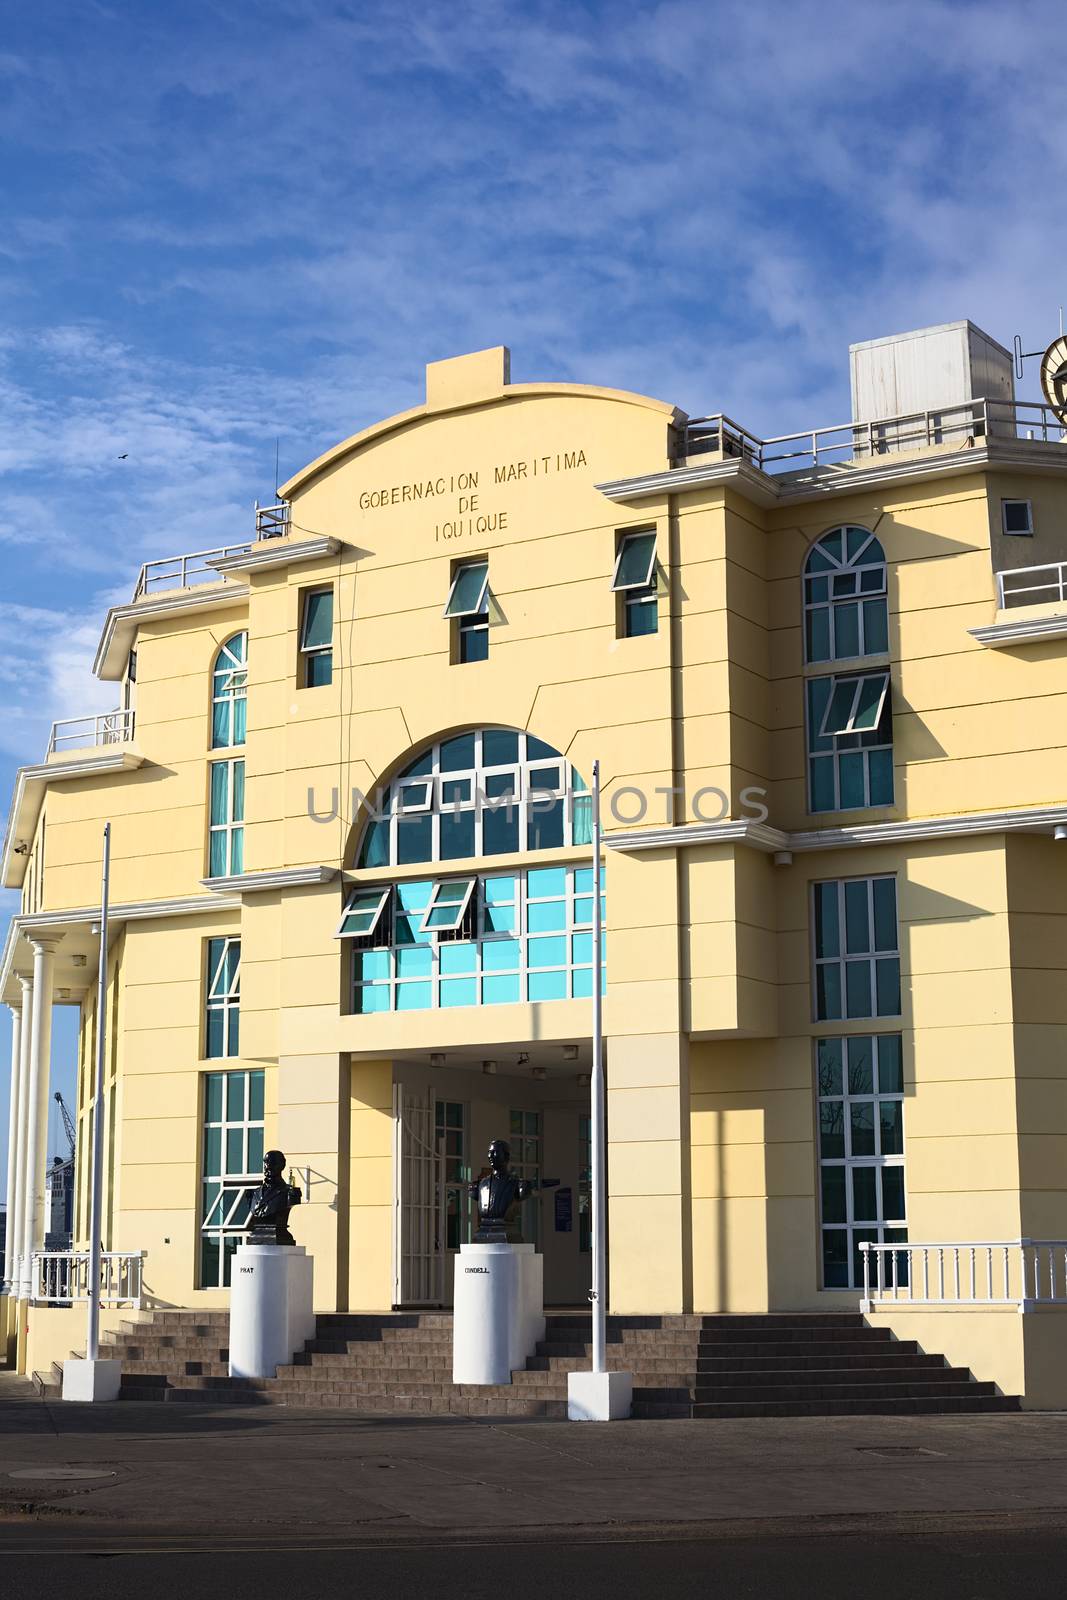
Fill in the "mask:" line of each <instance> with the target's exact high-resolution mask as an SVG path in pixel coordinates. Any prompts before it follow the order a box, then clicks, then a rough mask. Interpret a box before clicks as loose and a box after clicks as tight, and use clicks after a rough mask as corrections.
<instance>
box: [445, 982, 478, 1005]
mask: <svg viewBox="0 0 1067 1600" xmlns="http://www.w3.org/2000/svg"><path fill="white" fill-rule="evenodd" d="M441 1004H442V1006H476V1005H477V1004H478V980H477V978H446V979H443V980H442V983H441Z"/></svg>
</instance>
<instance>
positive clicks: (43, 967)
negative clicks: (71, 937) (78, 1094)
mask: <svg viewBox="0 0 1067 1600" xmlns="http://www.w3.org/2000/svg"><path fill="white" fill-rule="evenodd" d="M62 937H63V935H62V934H58V935H54V934H53V935H49V937H48V938H37V939H31V940H30V943H31V944H32V946H33V1007H32V1011H31V1017H32V1023H31V1037H30V1081H29V1087H28V1116H27V1119H26V1177H25V1181H24V1183H23V1194H24V1197H25V1206H26V1214H25V1216H24V1217H23V1222H22V1289H23V1294H22V1297H21V1298H22V1299H25V1300H28V1299H29V1298H30V1296H31V1295H32V1293H33V1252H34V1251H35V1250H39V1249H40V1248H41V1246H42V1244H43V1243H44V1235H45V1178H46V1174H47V1166H48V1085H49V1081H50V1074H51V1061H52V986H53V981H54V973H55V951H56V946H57V945H58V944H59V942H60V940H61V939H62Z"/></svg>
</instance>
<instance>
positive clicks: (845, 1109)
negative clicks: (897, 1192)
mask: <svg viewBox="0 0 1067 1600" xmlns="http://www.w3.org/2000/svg"><path fill="white" fill-rule="evenodd" d="M831 1037H832V1038H833V1040H834V1042H835V1043H840V1045H841V1057H842V1062H841V1093H840V1094H823V1093H822V1089H821V1085H820V1083H819V1046H820V1044H823V1043H825V1042H826V1036H825V1035H824V1036H822V1037H821V1038H818V1039H815V1040H814V1041H813V1043H814V1056H815V1123H816V1138H817V1140H818V1161H819V1275H820V1278H821V1279H822V1287H823V1288H824V1289H826V1290H827V1292H828V1293H831V1294H833V1293H841V1294H845V1293H848V1292H849V1291H850V1290H851V1291H853V1292H854V1291H855V1290H856V1289H861V1288H862V1287H863V1284H862V1280H861V1281H859V1282H853V1278H854V1270H853V1269H854V1261H853V1253H852V1235H853V1234H854V1233H857V1232H861V1233H862V1239H861V1240H860V1241H859V1242H860V1243H862V1242H864V1241H866V1242H867V1243H868V1244H883V1243H887V1242H888V1243H896V1242H897V1241H896V1240H888V1241H887V1240H886V1237H885V1235H886V1232H887V1231H888V1232H890V1233H903V1235H904V1238H903V1239H902V1240H900V1241H899V1242H900V1243H901V1244H902V1245H903V1244H904V1243H905V1242H906V1240H907V1229H908V1221H907V1218H908V1192H907V1191H908V1185H907V1173H906V1171H905V1162H904V1147H905V1140H904V1086H903V1081H902V1082H901V1087H900V1088H899V1089H895V1090H893V1091H892V1093H888V1094H886V1093H883V1092H882V1090H881V1086H880V1085H881V1078H880V1074H881V1070H882V1059H881V1052H882V1040H883V1039H896V1040H897V1041H898V1042H899V1045H900V1053H901V1062H902V1063H903V1036H902V1035H901V1034H899V1033H884V1034H877V1033H846V1034H834V1035H832V1036H831ZM852 1039H857V1040H863V1039H869V1040H870V1041H871V1045H872V1057H873V1073H874V1078H873V1083H872V1087H871V1089H870V1091H869V1092H866V1093H858V1094H850V1093H849V1087H848V1046H849V1041H850V1040H852ZM884 1100H889V1101H896V1102H897V1103H898V1104H899V1106H900V1118H901V1131H900V1150H899V1151H898V1152H896V1153H894V1154H892V1155H883V1154H882V1153H881V1143H882V1120H881V1116H880V1114H879V1109H880V1106H881V1103H882V1101H884ZM828 1101H835V1102H839V1103H840V1105H841V1108H842V1118H843V1124H842V1130H841V1133H842V1139H843V1142H844V1150H845V1153H844V1155H843V1156H825V1157H824V1156H823V1153H822V1107H823V1106H824V1105H825V1104H826V1103H827V1102H828ZM856 1103H868V1104H870V1103H873V1105H874V1130H873V1131H874V1144H875V1152H876V1153H875V1154H874V1155H870V1156H854V1155H853V1154H852V1106H853V1105H854V1104H856ZM824 1167H843V1168H844V1169H845V1221H844V1222H827V1221H826V1219H825V1217H824V1216H823V1209H822V1207H823V1195H822V1170H823V1168H824ZM858 1167H873V1168H878V1169H882V1170H884V1169H885V1168H887V1167H896V1168H899V1169H900V1170H901V1172H904V1180H903V1183H902V1186H901V1187H902V1191H903V1195H904V1214H903V1217H901V1218H900V1219H899V1220H892V1219H888V1218H887V1217H886V1215H885V1200H884V1194H883V1187H882V1180H881V1178H877V1179H876V1180H875V1183H876V1189H877V1195H878V1217H877V1219H876V1220H875V1221H871V1220H870V1219H867V1218H865V1219H863V1220H862V1221H861V1222H858V1223H857V1222H856V1220H855V1210H854V1201H853V1194H852V1173H853V1171H854V1169H856V1168H858ZM824 1233H843V1234H844V1235H845V1241H846V1245H845V1259H846V1261H847V1263H848V1277H849V1281H848V1283H847V1284H840V1285H836V1284H827V1283H826V1282H825V1261H824V1259H823V1234H824Z"/></svg>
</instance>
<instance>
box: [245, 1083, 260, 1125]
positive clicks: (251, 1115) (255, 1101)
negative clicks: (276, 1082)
mask: <svg viewBox="0 0 1067 1600" xmlns="http://www.w3.org/2000/svg"><path fill="white" fill-rule="evenodd" d="M248 1120H249V1121H250V1122H262V1121H263V1074H262V1072H250V1073H249V1074H248Z"/></svg>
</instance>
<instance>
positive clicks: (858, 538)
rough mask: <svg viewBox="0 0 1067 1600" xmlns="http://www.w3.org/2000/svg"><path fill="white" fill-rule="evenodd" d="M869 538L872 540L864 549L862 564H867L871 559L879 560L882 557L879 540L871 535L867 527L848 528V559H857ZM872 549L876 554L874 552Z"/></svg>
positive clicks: (846, 542)
mask: <svg viewBox="0 0 1067 1600" xmlns="http://www.w3.org/2000/svg"><path fill="white" fill-rule="evenodd" d="M868 540H870V547H869V548H868V549H867V550H866V551H864V555H863V561H862V562H861V563H860V564H861V566H866V565H867V563H868V562H869V561H877V560H879V559H880V558H881V557H880V551H879V546H878V541H877V539H873V540H872V539H871V535H870V533H869V531H868V530H867V529H866V528H846V529H845V559H846V560H847V561H855V559H856V557H857V556H858V555H859V553H860V551H861V550H863V547H864V545H865V544H867V542H868ZM872 551H873V552H875V554H872V553H871V552H872Z"/></svg>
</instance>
